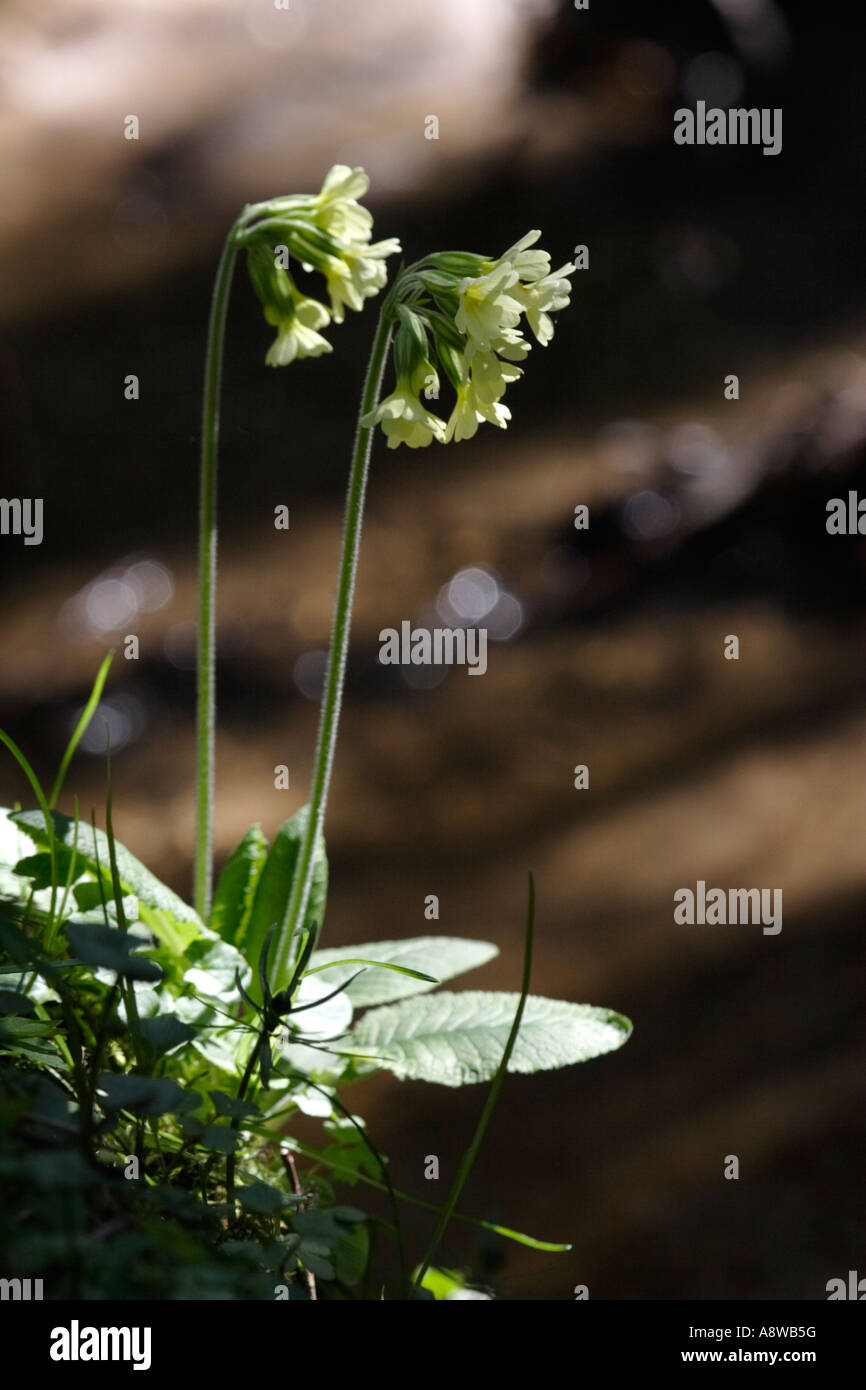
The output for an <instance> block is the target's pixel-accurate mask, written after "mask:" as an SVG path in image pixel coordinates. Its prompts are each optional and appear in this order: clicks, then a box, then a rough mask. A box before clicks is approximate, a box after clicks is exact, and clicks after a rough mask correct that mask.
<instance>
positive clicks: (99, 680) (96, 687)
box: [48, 650, 114, 810]
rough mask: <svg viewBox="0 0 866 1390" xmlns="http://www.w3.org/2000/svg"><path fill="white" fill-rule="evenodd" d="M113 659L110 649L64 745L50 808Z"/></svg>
mask: <svg viewBox="0 0 866 1390" xmlns="http://www.w3.org/2000/svg"><path fill="white" fill-rule="evenodd" d="M113 660H114V651H113V650H112V651H110V652H109V653H108V655H107V657H106V658H105V660H104V661H103V663H102V665H101V666H100V668H99V670H98V671H97V673H96V680H95V681H94V682H93V689H92V690H91V692H90V695H89V697H88V700H87V704H86V705H85V706H84V709H83V710H82V711H81V717H80V718H79V720H78V723H77V724H76V725H75V728H74V730H73V732H72V737H71V739H70V740H69V742H68V744H67V745H66V752H65V753H64V754H63V757H62V758H61V759H60V767H59V768H58V769H57V776H56V777H55V779H54V786H53V787H52V788H51V795H50V796H49V798H48V805H49V806H50V807H51V809H52V810H53V809H54V807H55V806H56V805H57V798H58V797H59V795H60V793H61V791H62V790H63V783H64V782H65V780H66V773H67V771H68V769H69V764H70V763H71V762H72V759H73V757H74V755H75V750H76V748H77V747H78V745H79V743H80V741H81V739H82V737H83V736H84V733H85V732H86V730H87V726H88V724H89V723H90V721H91V719H92V718H93V716H94V714H95V713H96V707H97V705H98V704H99V701H100V700H101V699H102V691H103V688H104V686H105V681H106V677H107V676H108V669H109V667H110V666H111V663H112V661H113Z"/></svg>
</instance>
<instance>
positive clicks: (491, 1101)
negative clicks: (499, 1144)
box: [415, 874, 535, 1284]
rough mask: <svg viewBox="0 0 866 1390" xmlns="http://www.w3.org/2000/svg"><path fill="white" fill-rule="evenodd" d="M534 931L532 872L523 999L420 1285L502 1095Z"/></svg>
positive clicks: (417, 1277) (419, 1276) (423, 1266)
mask: <svg viewBox="0 0 866 1390" xmlns="http://www.w3.org/2000/svg"><path fill="white" fill-rule="evenodd" d="M534 934H535V880H534V879H533V877H532V874H530V875H529V901H528V903H527V908H526V941H525V945H524V950H523V981H522V983H521V987H520V1001H519V1003H518V1005H517V1010H516V1012H515V1015H514V1022H513V1023H512V1025H511V1032H510V1033H509V1034H508V1041H507V1042H506V1044H505V1051H504V1052H503V1054H502V1061H501V1062H500V1063H499V1069H498V1071H497V1073H496V1075H495V1076H494V1078H493V1081H492V1082H491V1084H490V1090H489V1091H488V1093H487V1099H486V1100H485V1102H484V1108H483V1110H482V1111H481V1116H480V1118H479V1121H478V1125H477V1127H476V1130H475V1133H474V1134H473V1136H472V1142H471V1143H470V1145H469V1147H468V1149H467V1150H466V1152H465V1154H464V1155H463V1157H462V1159H461V1160H460V1166H459V1167H458V1169H457V1173H456V1175H455V1177H454V1181H453V1183H452V1184H451V1190H450V1192H449V1193H448V1197H447V1200H446V1202H445V1206H444V1207H443V1208H442V1214H441V1216H440V1217H439V1220H438V1221H437V1223H436V1229H435V1231H434V1232H433V1235H432V1237H431V1240H430V1244H429V1246H428V1247H427V1253H426V1255H425V1256H424V1259H423V1262H422V1264H421V1267H420V1269H419V1270H418V1272H417V1274H416V1275H415V1283H416V1284H420V1283H421V1282H422V1280H423V1278H424V1275H425V1274H426V1273H427V1270H428V1269H429V1268H430V1265H431V1262H432V1260H433V1257H434V1255H435V1254H436V1251H437V1250H438V1248H439V1244H440V1242H441V1240H442V1237H443V1236H444V1234H445V1231H446V1229H447V1227H448V1223H449V1222H450V1220H451V1217H452V1215H453V1213H454V1208H455V1207H456V1205H457V1203H458V1201H459V1200H460V1194H461V1193H462V1191H463V1188H464V1187H465V1185H466V1180H467V1178H468V1177H469V1174H470V1173H471V1172H472V1168H473V1166H474V1164H475V1160H476V1158H477V1157H478V1151H479V1149H480V1148H481V1145H482V1143H483V1142H484V1136H485V1134H486V1133H487V1126H488V1125H489V1124H490V1120H491V1118H492V1115H493V1111H494V1109H495V1107H496V1102H497V1100H498V1098H499V1092H500V1090H501V1089H502V1083H503V1081H504V1080H505V1073H506V1071H507V1070H508V1063H509V1060H510V1058H511V1054H512V1052H513V1051H514V1044H515V1043H516V1042H517V1034H518V1032H519V1030H520V1020H521V1019H522V1018H523V1009H524V1006H525V1004H526V996H527V995H528V994H529V977H530V973H531V970H532V939H533V936H534Z"/></svg>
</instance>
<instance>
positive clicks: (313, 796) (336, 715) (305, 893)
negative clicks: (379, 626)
mask: <svg viewBox="0 0 866 1390" xmlns="http://www.w3.org/2000/svg"><path fill="white" fill-rule="evenodd" d="M397 283H398V285H399V280H398V282H397ZM394 300H395V290H394V289H392V290H391V292H390V293H389V294H388V295H387V296H386V298H385V300H384V302H383V304H382V309H381V312H380V314H379V322H378V325H377V328H376V336H375V338H374V339H373V348H372V351H371V353H370V361H369V364H368V367H367V376H366V379H365V381H364V390H363V393H362V396H361V408H360V411H359V419H358V426H357V429H356V432H355V445H354V449H353V452H352V467H351V471H350V474H349V488H348V493H347V496H346V512H345V519H344V523H343V549H342V554H341V557H340V570H339V578H338V582H337V600H336V604H335V607H334V625H333V630H332V633H331V647H330V651H329V653H328V669H327V674H326V677H325V691H324V695H323V697H322V706H321V712H320V716H319V734H318V738H317V740H316V752H315V757H314V763H313V784H312V788H311V791H310V810H309V815H308V817H307V824H306V829H305V831H304V838H303V841H302V843H301V850H300V853H299V855H298V862H297V865H296V867H295V875H294V879H293V881H292V891H291V893H290V895H289V901H288V903H287V905H286V911H285V914H284V916H283V920H282V923H281V925H280V929H279V931H278V933H277V945H276V953H275V958H274V970H273V977H272V978H273V988H274V990H279V989H281V988H282V987H283V985H284V984H286V983H287V981H288V980H289V978H290V975H291V953H292V943H293V941H294V938H295V934H296V932H297V929H298V926H299V925H300V923H301V922H303V920H304V912H305V910H306V906H307V899H308V898H309V895H310V885H311V883H312V878H313V864H314V859H313V852H314V849H315V846H316V842H317V840H318V837H319V835H320V834H321V831H322V825H323V823H324V819H325V806H326V804H327V800H328V785H329V783H330V780H331V767H332V764H333V761H334V748H335V746H336V742H337V726H338V724H339V720H340V706H341V704H342V700H343V684H344V681H345V675H346V657H347V655H348V651H349V630H350V627H351V623H352V599H353V596H354V592H355V573H356V570H357V567H358V550H359V548H360V544H361V525H362V521H363V515H364V497H365V494H366V490H367V475H368V472H369V466H370V449H371V446H372V441H373V426H365V425H362V424H361V423H360V421H361V419H362V418H363V417H364V416H365V415H367V414H368V413H369V412H370V411H372V410H374V409H375V407H376V405H377V404H378V400H379V390H380V387H381V385H382V374H383V372H384V370H385V362H386V360H387V356H388V347H389V345H390V341H391V329H392V326H393V317H394ZM317 926H318V927H321V923H318V924H317Z"/></svg>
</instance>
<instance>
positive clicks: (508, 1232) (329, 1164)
mask: <svg viewBox="0 0 866 1390" xmlns="http://www.w3.org/2000/svg"><path fill="white" fill-rule="evenodd" d="M283 1143H284V1144H288V1143H290V1144H291V1145H292V1147H293V1148H295V1149H296V1150H297V1152H298V1153H301V1154H303V1155H304V1157H305V1158H311V1159H313V1160H314V1161H315V1162H317V1163H321V1164H322V1165H323V1166H324V1167H326V1168H328V1169H330V1171H331V1172H332V1173H336V1174H337V1176H340V1174H343V1175H344V1176H348V1177H352V1178H356V1179H357V1180H358V1182H362V1183H364V1184H365V1186H367V1187H372V1188H374V1189H375V1190H376V1192H387V1191H388V1189H387V1187H386V1186H385V1184H384V1183H381V1182H377V1181H376V1179H375V1178H371V1177H370V1175H369V1173H362V1172H360V1171H359V1170H358V1169H356V1168H352V1167H351V1165H349V1164H347V1163H338V1162H337V1161H336V1159H333V1158H326V1157H325V1154H324V1153H323V1152H322V1151H321V1150H320V1149H316V1148H314V1147H313V1146H312V1144H305V1143H303V1142H302V1141H301V1140H300V1139H297V1138H295V1137H294V1136H292V1138H291V1139H288V1138H285V1137H284V1139H283ZM394 1196H395V1197H396V1198H397V1200H398V1201H399V1202H408V1204H409V1206H412V1207H419V1208H420V1209H421V1210H422V1211H432V1212H433V1213H434V1215H435V1216H438V1215H439V1214H440V1212H441V1210H442V1208H441V1207H439V1206H437V1205H436V1203H435V1202H427V1201H425V1200H424V1198H423V1197H413V1196H412V1194H411V1193H410V1192H402V1191H401V1190H400V1188H399V1187H395V1188H394ZM451 1220H452V1221H462V1222H464V1223H465V1224H466V1225H467V1226H477V1227H478V1228H479V1229H481V1230H483V1231H490V1232H491V1234H493V1235H495V1236H502V1237H503V1239H505V1240H512V1241H514V1243H515V1245H525V1246H526V1247H527V1249H529V1250H544V1251H546V1252H548V1253H550V1254H554V1255H562V1254H564V1253H565V1252H566V1251H568V1250H571V1248H572V1247H571V1245H564V1244H562V1243H561V1242H559V1241H552V1240H538V1239H537V1238H536V1237H535V1236H528V1235H525V1234H524V1232H523V1231H514V1230H512V1229H511V1228H510V1227H509V1226H499V1225H497V1223H496V1222H495V1221H485V1220H484V1219H483V1217H480V1216H467V1215H466V1213H465V1212H462V1211H455V1212H454V1214H453V1216H452V1217H451Z"/></svg>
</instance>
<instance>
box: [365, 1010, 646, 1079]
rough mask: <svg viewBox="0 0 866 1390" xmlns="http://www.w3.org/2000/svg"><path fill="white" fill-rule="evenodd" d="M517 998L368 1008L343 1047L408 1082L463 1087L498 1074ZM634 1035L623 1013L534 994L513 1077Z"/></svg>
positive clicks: (585, 1056)
mask: <svg viewBox="0 0 866 1390" xmlns="http://www.w3.org/2000/svg"><path fill="white" fill-rule="evenodd" d="M519 1000H520V996H519V994H502V993H486V992H485V991H482V990H467V991H466V992H465V993H462V994H450V993H443V994H433V995H430V996H428V997H427V998H424V999H411V1000H410V999H407V1000H404V1001H403V1002H402V1003H400V1004H388V1005H385V1006H384V1007H383V1008H379V1009H371V1010H370V1011H369V1012H368V1013H366V1014H365V1015H364V1017H363V1018H362V1019H361V1020H360V1021H359V1022H358V1023H356V1024H355V1026H354V1027H353V1029H352V1031H351V1033H350V1034H349V1037H348V1039H346V1041H345V1043H344V1044H343V1046H344V1047H346V1048H357V1049H358V1051H360V1052H365V1053H367V1054H369V1055H372V1056H375V1057H376V1058H377V1059H378V1061H379V1064H380V1065H381V1066H384V1067H387V1068H388V1069H389V1070H390V1071H392V1072H393V1073H394V1075H395V1076H399V1077H401V1078H404V1079H417V1080H421V1081H435V1082H438V1083H439V1084H440V1085H443V1086H465V1085H470V1084H472V1083H473V1082H477V1081H489V1080H490V1078H491V1077H493V1076H494V1075H495V1073H496V1070H497V1068H498V1066H499V1063H500V1061H501V1060H502V1055H503V1052H504V1050H505V1044H506V1042H507V1040H508V1034H509V1032H510V1029H511V1025H512V1022H513V1020H514V1015H515V1011H516V1009H517V1005H518V1002H519ZM630 1033H631V1023H630V1022H629V1021H628V1019H627V1018H624V1017H623V1016H622V1014H618V1013H614V1012H613V1011H612V1010H610V1009H603V1008H596V1007H594V1006H593V1005H591V1004H571V1003H568V1002H567V1001H565V1000H561V999H540V998H538V997H536V996H534V995H529V997H528V998H527V1000H526V1008H525V1010H524V1014H523V1020H522V1022H521V1026H520V1032H519V1033H518V1035H517V1040H516V1042H515V1045H514V1051H513V1053H512V1054H511V1059H510V1062H509V1065H508V1070H509V1071H510V1072H536V1071H549V1070H551V1069H554V1068H558V1067H567V1066H571V1065H572V1064H573V1063H575V1062H586V1061H588V1060H589V1059H590V1058H592V1057H599V1056H601V1055H602V1053H605V1052H613V1051H614V1050H615V1049H616V1048H618V1047H621V1046H622V1044H623V1043H624V1042H625V1041H626V1040H627V1039H628V1037H629V1034H630Z"/></svg>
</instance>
